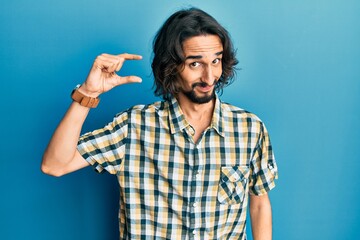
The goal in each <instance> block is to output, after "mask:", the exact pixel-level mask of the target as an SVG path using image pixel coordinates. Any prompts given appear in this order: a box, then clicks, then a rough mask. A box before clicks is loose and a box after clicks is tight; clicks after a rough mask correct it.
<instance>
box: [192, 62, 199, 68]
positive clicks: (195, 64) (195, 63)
mask: <svg viewBox="0 0 360 240" xmlns="http://www.w3.org/2000/svg"><path fill="white" fill-rule="evenodd" d="M198 66H200V63H199V62H193V63H190V67H198Z"/></svg>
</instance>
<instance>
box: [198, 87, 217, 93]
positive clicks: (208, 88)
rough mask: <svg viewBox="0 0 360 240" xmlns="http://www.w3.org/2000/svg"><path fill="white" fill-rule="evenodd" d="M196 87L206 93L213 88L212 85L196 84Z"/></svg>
mask: <svg viewBox="0 0 360 240" xmlns="http://www.w3.org/2000/svg"><path fill="white" fill-rule="evenodd" d="M197 88H198V89H199V91H200V92H203V93H207V92H210V91H211V90H212V89H213V88H214V86H206V87H201V86H197Z"/></svg>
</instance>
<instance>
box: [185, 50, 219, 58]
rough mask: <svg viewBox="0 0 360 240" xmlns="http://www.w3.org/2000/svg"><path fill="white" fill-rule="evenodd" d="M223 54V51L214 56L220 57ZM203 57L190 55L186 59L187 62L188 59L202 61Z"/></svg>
mask: <svg viewBox="0 0 360 240" xmlns="http://www.w3.org/2000/svg"><path fill="white" fill-rule="evenodd" d="M221 54H223V51H221V52H217V53H215V54H214V55H215V56H220V55H221ZM202 57H203V56H201V55H190V56H187V57H186V58H185V60H187V59H201V58H202Z"/></svg>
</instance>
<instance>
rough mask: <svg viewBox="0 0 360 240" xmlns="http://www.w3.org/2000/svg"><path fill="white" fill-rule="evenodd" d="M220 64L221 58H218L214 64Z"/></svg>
mask: <svg viewBox="0 0 360 240" xmlns="http://www.w3.org/2000/svg"><path fill="white" fill-rule="evenodd" d="M220 62H221V58H216V59H214V61H213V64H218V63H220Z"/></svg>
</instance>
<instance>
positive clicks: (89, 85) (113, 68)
mask: <svg viewBox="0 0 360 240" xmlns="http://www.w3.org/2000/svg"><path fill="white" fill-rule="evenodd" d="M140 59H142V56H140V55H136V54H128V53H123V54H119V55H110V54H101V55H99V56H98V57H97V58H96V59H95V61H94V64H93V66H92V68H91V70H90V73H89V75H88V77H87V79H86V81H85V83H84V84H82V86H81V87H80V89H79V90H80V91H81V92H82V93H83V94H85V95H87V96H89V97H94V98H95V97H98V96H99V95H100V94H102V93H104V92H107V91H109V90H111V89H112V88H114V87H116V86H119V85H122V84H126V83H135V82H141V78H140V77H137V76H124V77H122V76H119V75H118V74H117V73H116V72H118V71H119V70H120V69H121V67H122V66H123V64H124V62H125V61H126V60H140Z"/></svg>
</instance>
